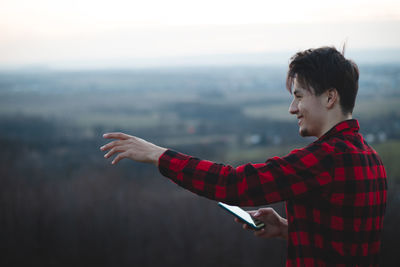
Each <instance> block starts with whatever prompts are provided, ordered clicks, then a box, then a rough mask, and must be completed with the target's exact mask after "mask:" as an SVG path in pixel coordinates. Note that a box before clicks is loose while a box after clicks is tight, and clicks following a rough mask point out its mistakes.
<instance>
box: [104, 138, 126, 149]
mask: <svg viewBox="0 0 400 267" xmlns="http://www.w3.org/2000/svg"><path fill="white" fill-rule="evenodd" d="M118 145H122V142H121V140H116V141H112V142H110V143H108V144H105V145H104V146H102V147H100V150H101V151H107V150H110V149H111V148H113V147H115V146H118Z"/></svg>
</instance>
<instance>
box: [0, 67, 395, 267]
mask: <svg viewBox="0 0 400 267" xmlns="http://www.w3.org/2000/svg"><path fill="white" fill-rule="evenodd" d="M359 67H360V73H361V76H360V86H359V94H358V99H357V103H356V108H355V112H354V116H353V117H354V118H356V119H358V120H359V123H360V126H361V130H360V132H361V133H362V134H363V136H364V137H365V138H366V139H367V141H368V142H369V143H370V144H371V145H372V147H374V148H375V149H376V150H377V151H378V153H379V154H380V155H381V157H382V159H383V162H384V164H385V167H386V171H387V174H388V182H389V194H388V205H387V211H386V217H385V222H384V230H383V240H382V257H381V261H382V266H398V265H399V263H400V255H399V254H398V253H397V249H396V248H397V241H398V240H399V239H400V230H399V229H398V228H397V227H398V224H399V223H400V215H399V213H398V212H397V208H396V207H398V205H399V204H400V197H399V196H400V195H399V193H400V191H399V190H400V165H399V164H398V162H399V157H400V109H399V108H400V64H394V63H393V64H383V63H382V64H380V65H377V64H364V65H360V66H359ZM286 71H287V69H286V67H285V66H241V67H239V66H236V67H223V66H220V67H206V66H204V67H186V68H185V67H175V68H149V69H136V70H134V69H132V70H126V69H125V70H124V69H121V70H118V69H114V70H96V71H90V70H85V71H74V70H68V71H61V70H58V71H55V70H53V71H52V70H28V69H26V70H18V71H17V70H14V71H6V70H2V71H1V72H0V147H1V153H0V190H1V192H0V213H1V215H0V240H1V257H0V265H1V266H28V265H29V266H251V265H255V264H257V265H259V266H260V265H261V266H284V263H285V258H286V255H285V254H286V242H285V241H282V240H261V239H258V238H256V237H254V236H253V234H252V233H248V232H246V231H244V230H242V229H241V226H240V225H238V224H236V223H234V221H233V218H232V216H230V215H229V214H227V213H225V212H224V211H223V210H222V209H220V208H218V207H217V205H216V202H215V201H210V200H207V199H205V198H202V197H199V196H197V195H194V194H192V193H190V192H188V191H185V190H184V189H181V188H179V187H178V186H176V185H175V184H173V183H172V182H170V181H169V180H168V179H166V178H164V177H162V176H161V174H159V173H158V171H157V169H155V168H154V167H153V166H149V165H145V164H139V163H134V162H132V161H128V160H123V161H121V162H120V163H119V164H118V165H117V166H112V165H111V163H110V162H111V161H110V160H106V159H104V158H103V155H104V153H103V152H101V151H100V150H99V147H100V146H102V145H103V144H105V143H107V140H104V139H103V138H102V134H103V133H105V132H109V131H122V132H125V133H128V134H132V135H135V136H139V137H141V138H144V139H146V140H148V141H150V142H154V143H156V144H158V145H160V146H164V147H168V148H171V149H174V150H177V151H180V152H183V153H186V154H190V155H193V156H196V157H199V158H203V159H208V160H213V161H216V162H219V163H224V164H230V165H233V166H239V165H241V164H245V163H247V162H265V161H266V160H267V159H268V158H269V157H271V156H276V155H278V156H283V155H285V154H287V153H289V152H290V151H291V150H292V149H294V148H299V147H302V146H304V145H305V144H307V143H310V142H312V141H313V140H314V139H312V138H305V139H304V138H301V137H299V135H298V127H297V123H296V119H295V117H294V116H291V115H290V114H289V112H288V107H289V104H290V102H291V95H290V94H289V93H288V92H287V91H286V89H285V77H286ZM272 206H273V207H274V208H275V209H276V210H277V211H278V212H279V213H280V214H281V215H282V216H284V217H286V216H285V212H284V204H283V203H277V204H274V205H272Z"/></svg>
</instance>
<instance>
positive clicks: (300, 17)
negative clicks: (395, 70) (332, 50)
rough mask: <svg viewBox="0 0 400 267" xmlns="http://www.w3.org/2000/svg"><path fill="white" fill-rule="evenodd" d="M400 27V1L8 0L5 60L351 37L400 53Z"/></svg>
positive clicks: (115, 60) (278, 56) (206, 53)
mask: <svg viewBox="0 0 400 267" xmlns="http://www.w3.org/2000/svg"><path fill="white" fill-rule="evenodd" d="M399 33H400V1H398V0H396V1H395V0H380V1H371V0H347V1H346V0H335V1H320V0H319V1H317V0H303V1H292V0H279V1H266V0H242V1H238V0H229V1H228V0H201V1H193V0H168V1H166V0H146V1H143V0H139V1H137V0H130V1H127V0H113V1H105V0H79V1H77V0H68V1H66V0H35V1H32V0H0V66H3V67H4V66H50V67H60V68H62V67H71V68H74V67H76V68H79V67H87V68H91V67H105V68H106V67H110V66H111V67H118V66H122V67H124V66H146V65H157V64H167V65H168V64H174V63H179V62H180V63H181V64H182V63H185V64H190V63H193V62H194V63H196V62H208V63H210V62H213V60H215V61H216V63H217V62H218V61H219V62H226V63H228V64H229V63H234V62H235V60H236V61H237V60H239V59H238V58H240V57H237V55H242V57H241V58H242V60H243V59H244V58H246V59H245V60H244V61H246V60H247V62H251V61H257V60H256V59H257V56H256V55H258V54H264V55H265V59H264V58H262V57H261V59H262V60H270V61H271V62H278V61H280V60H282V59H284V58H286V57H287V56H288V55H290V54H294V53H295V52H297V51H299V50H302V49H307V48H310V47H318V46H322V45H334V46H336V47H338V48H340V47H341V46H342V45H343V43H344V42H346V44H347V51H348V53H349V54H350V55H351V54H352V53H353V52H357V51H369V50H380V51H382V50H385V51H395V52H396V51H397V50H396V49H399V50H400V37H399V36H400V34H399ZM395 52H394V53H395ZM221 55H222V56H221ZM223 55H225V56H223ZM243 55H248V56H247V57H246V56H243ZM258 58H259V59H260V57H258ZM389 58H390V55H389ZM239 61H240V60H239ZM286 61H287V60H286ZM286 61H285V62H284V63H286Z"/></svg>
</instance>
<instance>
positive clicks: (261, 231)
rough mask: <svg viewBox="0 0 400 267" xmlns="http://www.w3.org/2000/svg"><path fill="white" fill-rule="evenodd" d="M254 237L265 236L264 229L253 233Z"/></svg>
mask: <svg viewBox="0 0 400 267" xmlns="http://www.w3.org/2000/svg"><path fill="white" fill-rule="evenodd" d="M254 235H255V236H258V237H260V236H263V235H265V229H264V228H262V229H261V230H257V231H254Z"/></svg>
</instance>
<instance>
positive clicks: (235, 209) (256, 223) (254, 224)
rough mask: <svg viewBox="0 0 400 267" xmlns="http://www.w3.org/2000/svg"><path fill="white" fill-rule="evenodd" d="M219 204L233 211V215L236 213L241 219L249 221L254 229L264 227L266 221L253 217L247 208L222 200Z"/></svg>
mask: <svg viewBox="0 0 400 267" xmlns="http://www.w3.org/2000/svg"><path fill="white" fill-rule="evenodd" d="M218 205H219V206H220V207H222V208H224V209H226V210H227V211H229V212H230V213H232V214H233V215H235V216H236V217H238V218H239V219H241V220H242V221H244V222H245V223H247V224H248V225H249V226H251V227H252V228H254V229H257V230H259V229H261V228H263V227H264V223H263V222H261V221H259V220H257V219H254V218H253V217H251V216H250V214H249V213H248V212H246V211H245V210H243V209H241V208H239V207H237V206H230V205H227V204H225V203H222V202H218Z"/></svg>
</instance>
